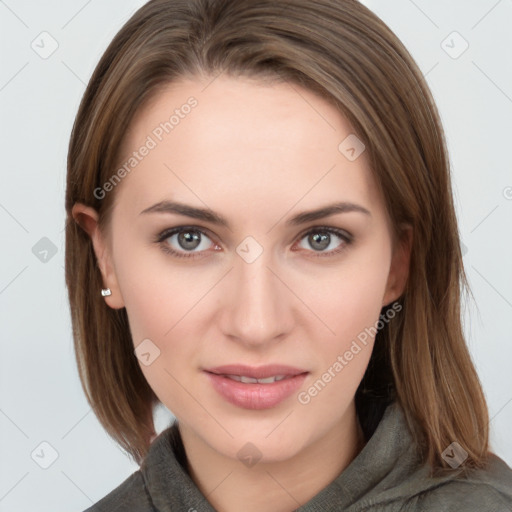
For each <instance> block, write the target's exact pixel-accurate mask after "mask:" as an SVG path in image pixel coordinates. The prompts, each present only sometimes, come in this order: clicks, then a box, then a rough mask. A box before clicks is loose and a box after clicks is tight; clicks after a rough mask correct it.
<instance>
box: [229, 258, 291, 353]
mask: <svg viewBox="0 0 512 512" xmlns="http://www.w3.org/2000/svg"><path fill="white" fill-rule="evenodd" d="M268 253H270V251H263V253H262V254H261V255H260V256H259V257H258V258H257V259H256V260H255V261H253V262H252V263H247V262H246V261H244V259H243V258H241V257H238V256H235V260H234V268H233V270H232V271H231V272H230V276H229V278H228V281H227V283H226V286H225V287H224V288H223V290H222V292H221V293H222V294H223V298H222V299H221V308H222V309H221V311H220V312H219V313H220V326H221V329H222V331H223V333H224V335H225V336H228V337H230V338H232V339H233V340H236V341H237V342H239V343H243V344H244V345H246V346H248V347H252V348H258V347H266V346H267V345H268V344H272V343H275V342H276V341H279V340H281V339H283V338H284V337H285V336H286V334H287V333H289V332H290V330H291V329H292V325H293V316H294V315H293V308H294V307H296V304H295V301H296V299H295V297H294V295H293V293H292V292H291V291H290V289H289V288H288V287H287V286H286V284H285V283H286V280H285V279H284V276H282V275H280V272H279V271H278V270H277V269H275V268H273V267H275V265H273V264H272V261H271V258H270V257H269V256H267V254H268ZM281 273H282V272H281ZM297 302H298V301H297Z"/></svg>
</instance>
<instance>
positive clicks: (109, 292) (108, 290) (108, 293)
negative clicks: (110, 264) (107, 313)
mask: <svg viewBox="0 0 512 512" xmlns="http://www.w3.org/2000/svg"><path fill="white" fill-rule="evenodd" d="M101 295H102V296H103V297H107V296H108V295H112V292H111V291H110V288H103V289H102V290H101Z"/></svg>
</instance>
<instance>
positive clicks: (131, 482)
mask: <svg viewBox="0 0 512 512" xmlns="http://www.w3.org/2000/svg"><path fill="white" fill-rule="evenodd" d="M135 510H136V511H137V512H154V511H155V509H154V507H153V506H152V505H151V501H150V498H149V496H148V493H147V490H146V487H145V484H144V479H143V477H142V474H141V472H140V470H138V471H136V472H135V473H132V474H131V475H130V476H129V477H128V478H127V479H126V480H124V481H123V482H122V483H121V484H120V485H119V486H118V487H116V488H115V489H114V490H113V491H111V492H110V493H109V494H107V495H106V496H105V497H104V498H102V499H101V500H100V501H98V502H97V503H95V504H94V505H93V506H92V507H89V508H88V509H87V510H84V512H133V511H135Z"/></svg>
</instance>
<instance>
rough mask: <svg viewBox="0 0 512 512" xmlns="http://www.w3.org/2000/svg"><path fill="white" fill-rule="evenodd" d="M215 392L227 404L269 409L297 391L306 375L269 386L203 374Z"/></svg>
mask: <svg viewBox="0 0 512 512" xmlns="http://www.w3.org/2000/svg"><path fill="white" fill-rule="evenodd" d="M205 373H206V375H208V378H209V379H210V382H211V383H212V385H213V387H214V388H215V390H216V391H217V392H218V393H219V394H220V395H221V396H223V397H224V398H225V399H226V400H227V401H228V402H230V403H231V404H233V405H236V406H238V407H242V408H244V409H270V408H271V407H275V406H276V405H278V404H279V403H281V402H282V401H283V400H284V399H285V398H288V397H289V396H290V395H291V394H292V393H293V392H294V391H297V390H298V389H299V388H300V387H301V386H302V383H303V382H304V379H305V378H306V376H307V373H301V374H300V375H295V376H294V377H289V378H286V379H283V380H279V381H276V382H272V383H270V384H246V383H244V382H238V381H236V380H233V379H229V378H228V377H224V376H222V375H217V374H215V373H210V372H205Z"/></svg>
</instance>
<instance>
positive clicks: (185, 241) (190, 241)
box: [178, 231, 201, 249]
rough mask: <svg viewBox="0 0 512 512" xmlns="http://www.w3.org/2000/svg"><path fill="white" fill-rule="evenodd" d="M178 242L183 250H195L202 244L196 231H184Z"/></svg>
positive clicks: (180, 234)
mask: <svg viewBox="0 0 512 512" xmlns="http://www.w3.org/2000/svg"><path fill="white" fill-rule="evenodd" d="M178 242H179V244H180V246H181V247H182V248H183V249H195V248H196V247H197V246H198V245H199V243H200V242H201V236H200V235H199V233H197V232H196V231H184V232H181V233H179V234H178Z"/></svg>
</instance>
